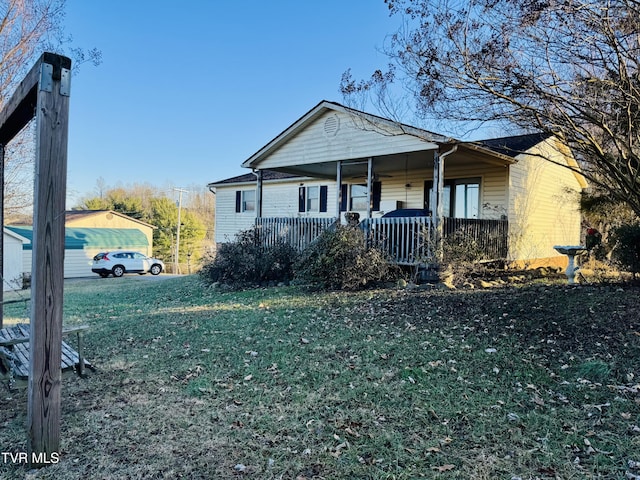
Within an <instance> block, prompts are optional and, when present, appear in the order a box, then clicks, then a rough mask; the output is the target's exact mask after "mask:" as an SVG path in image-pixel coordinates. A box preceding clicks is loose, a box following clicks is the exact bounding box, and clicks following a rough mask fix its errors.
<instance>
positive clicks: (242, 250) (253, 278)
mask: <svg viewBox="0 0 640 480" xmlns="http://www.w3.org/2000/svg"><path fill="white" fill-rule="evenodd" d="M259 240H260V229H259V228H256V227H253V228H250V229H248V230H244V231H242V232H239V233H238V234H237V235H236V237H235V239H234V240H233V241H232V242H228V243H224V244H222V245H221V246H220V247H219V248H218V251H217V253H216V256H215V258H214V259H213V261H212V262H210V263H208V264H207V265H205V266H204V267H203V269H202V270H201V272H200V275H201V276H202V277H203V278H204V279H205V280H206V281H208V282H211V283H214V282H220V283H223V284H226V285H230V286H232V287H236V288H237V287H246V286H251V285H265V284H269V283H273V282H287V281H289V280H291V278H292V277H293V264H294V262H295V260H296V257H297V252H296V251H295V249H294V248H293V247H291V246H290V245H288V244H286V243H284V242H280V243H276V244H275V245H272V246H267V247H263V246H262V245H261V242H260V241H259Z"/></svg>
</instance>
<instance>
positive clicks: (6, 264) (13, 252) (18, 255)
mask: <svg viewBox="0 0 640 480" xmlns="http://www.w3.org/2000/svg"><path fill="white" fill-rule="evenodd" d="M28 243H30V241H29V239H27V238H25V237H23V236H21V235H18V234H17V233H15V232H12V231H11V230H9V229H7V228H4V229H3V250H2V255H3V258H2V263H3V265H2V290H3V291H5V292H6V291H8V290H20V289H21V288H22V277H23V275H22V272H23V269H22V246H23V245H24V244H28Z"/></svg>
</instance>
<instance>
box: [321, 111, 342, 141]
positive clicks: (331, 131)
mask: <svg viewBox="0 0 640 480" xmlns="http://www.w3.org/2000/svg"><path fill="white" fill-rule="evenodd" d="M338 130H340V118H338V116H337V115H331V116H330V117H328V118H327V119H326V120H325V121H324V135H325V137H335V136H336V135H337V134H338Z"/></svg>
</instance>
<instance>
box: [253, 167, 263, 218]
mask: <svg viewBox="0 0 640 480" xmlns="http://www.w3.org/2000/svg"><path fill="white" fill-rule="evenodd" d="M253 174H254V175H255V176H256V218H262V170H256V171H254V172H253Z"/></svg>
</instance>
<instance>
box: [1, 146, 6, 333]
mask: <svg viewBox="0 0 640 480" xmlns="http://www.w3.org/2000/svg"><path fill="white" fill-rule="evenodd" d="M0 191H1V192H2V197H1V199H0V225H2V242H1V243H0V278H1V279H2V288H0V328H2V325H3V321H4V281H5V278H4V145H2V144H0Z"/></svg>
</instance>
